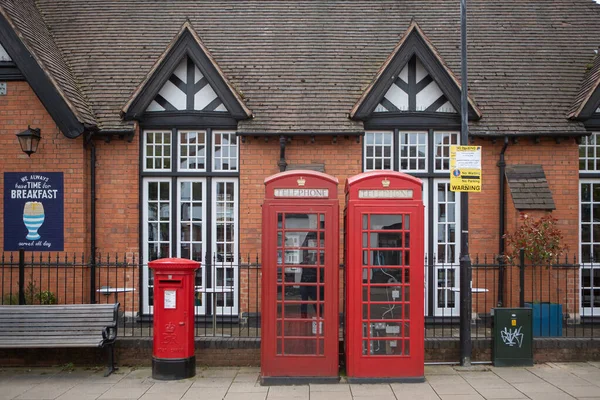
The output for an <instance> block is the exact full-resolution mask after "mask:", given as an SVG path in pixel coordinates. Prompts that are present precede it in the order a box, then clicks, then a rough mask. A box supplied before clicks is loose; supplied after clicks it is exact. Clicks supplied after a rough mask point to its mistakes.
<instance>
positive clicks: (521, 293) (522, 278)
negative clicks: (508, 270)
mask: <svg viewBox="0 0 600 400" xmlns="http://www.w3.org/2000/svg"><path fill="white" fill-rule="evenodd" d="M519 307H525V249H520V250H519Z"/></svg>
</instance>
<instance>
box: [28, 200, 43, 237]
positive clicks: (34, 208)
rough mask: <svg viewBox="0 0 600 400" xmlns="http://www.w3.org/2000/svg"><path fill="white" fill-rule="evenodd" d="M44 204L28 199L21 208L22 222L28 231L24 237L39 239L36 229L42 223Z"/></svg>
mask: <svg viewBox="0 0 600 400" xmlns="http://www.w3.org/2000/svg"><path fill="white" fill-rule="evenodd" d="M44 219H45V214H44V205H43V204H42V203H40V202H39V201H28V202H27V203H25V207H24V208H23V223H24V224H25V227H26V228H27V230H28V231H29V233H28V234H27V236H26V238H27V239H29V240H38V239H41V236H40V235H39V234H38V229H40V227H41V226H42V224H43V223H44Z"/></svg>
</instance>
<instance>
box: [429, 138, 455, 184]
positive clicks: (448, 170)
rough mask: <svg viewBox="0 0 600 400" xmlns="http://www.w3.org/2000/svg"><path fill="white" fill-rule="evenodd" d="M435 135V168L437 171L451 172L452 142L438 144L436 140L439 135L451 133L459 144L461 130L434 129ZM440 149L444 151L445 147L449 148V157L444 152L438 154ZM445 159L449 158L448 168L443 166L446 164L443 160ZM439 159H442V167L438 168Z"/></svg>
mask: <svg viewBox="0 0 600 400" xmlns="http://www.w3.org/2000/svg"><path fill="white" fill-rule="evenodd" d="M433 135H434V138H433V147H434V149H433V153H434V154H433V169H434V171H435V172H448V173H450V146H451V145H452V143H449V144H447V145H446V144H441V145H440V146H438V145H437V143H436V141H435V138H436V137H437V136H438V135H449V137H452V136H455V138H456V143H454V144H456V145H458V143H459V142H460V132H457V131H436V130H434V131H433ZM438 149H441V150H442V152H443V150H444V149H448V157H445V156H444V155H443V153H442V155H441V156H438V155H437V154H435V153H437V151H438ZM428 155H429V154H428ZM444 159H447V160H448V168H443V165H444V162H443V161H444ZM437 160H440V161H441V164H442V168H439V169H438V168H437V166H436V165H435V164H436V161H437Z"/></svg>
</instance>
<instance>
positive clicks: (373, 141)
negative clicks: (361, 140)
mask: <svg viewBox="0 0 600 400" xmlns="http://www.w3.org/2000/svg"><path fill="white" fill-rule="evenodd" d="M365 137H366V138H365V171H372V170H382V169H387V170H389V169H392V166H393V161H392V154H393V151H392V146H393V133H392V132H366V133H365Z"/></svg>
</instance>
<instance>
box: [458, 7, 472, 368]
mask: <svg viewBox="0 0 600 400" xmlns="http://www.w3.org/2000/svg"><path fill="white" fill-rule="evenodd" d="M460 57H461V67H460V70H461V104H460V111H461V112H460V114H461V130H460V144H461V145H463V146H467V145H468V144H469V109H468V100H467V96H468V86H467V0H460ZM460 229H461V242H460V253H461V254H460V365H462V366H466V367H468V366H470V365H471V347H472V343H471V312H472V311H471V304H472V298H471V256H470V255H469V195H468V193H467V192H463V193H461V196H460Z"/></svg>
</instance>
